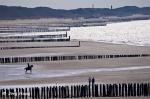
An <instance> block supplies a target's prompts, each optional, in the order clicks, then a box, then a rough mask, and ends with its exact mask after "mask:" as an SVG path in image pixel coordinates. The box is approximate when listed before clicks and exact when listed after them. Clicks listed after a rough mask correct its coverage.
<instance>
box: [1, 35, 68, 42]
mask: <svg viewBox="0 0 150 99" xmlns="http://www.w3.org/2000/svg"><path fill="white" fill-rule="evenodd" d="M64 41H70V36H69V38H58V39H40V40H39V39H32V40H0V43H10V42H16V43H18V42H64Z"/></svg>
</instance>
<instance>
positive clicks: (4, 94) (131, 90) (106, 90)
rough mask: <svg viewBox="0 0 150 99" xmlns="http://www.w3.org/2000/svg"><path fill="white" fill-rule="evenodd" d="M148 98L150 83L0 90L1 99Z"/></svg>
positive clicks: (93, 84)
mask: <svg viewBox="0 0 150 99" xmlns="http://www.w3.org/2000/svg"><path fill="white" fill-rule="evenodd" d="M138 96H144V97H149V96H150V83H128V84H126V83H123V84H95V83H92V84H90V85H71V86H67V85H66V86H46V87H32V88H6V89H0V98H1V99H51V98H89V97H138Z"/></svg>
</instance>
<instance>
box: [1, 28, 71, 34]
mask: <svg viewBox="0 0 150 99" xmlns="http://www.w3.org/2000/svg"><path fill="white" fill-rule="evenodd" d="M55 31H70V28H69V27H68V28H66V29H33V30H30V29H22V30H0V33H26V32H33V33H34V32H55Z"/></svg>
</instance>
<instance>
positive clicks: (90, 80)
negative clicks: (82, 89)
mask: <svg viewBox="0 0 150 99" xmlns="http://www.w3.org/2000/svg"><path fill="white" fill-rule="evenodd" d="M88 81H89V97H91V82H92V79H91V77H89V79H88Z"/></svg>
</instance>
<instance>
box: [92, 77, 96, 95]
mask: <svg viewBox="0 0 150 99" xmlns="http://www.w3.org/2000/svg"><path fill="white" fill-rule="evenodd" d="M92 97H95V78H94V77H93V78H92Z"/></svg>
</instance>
